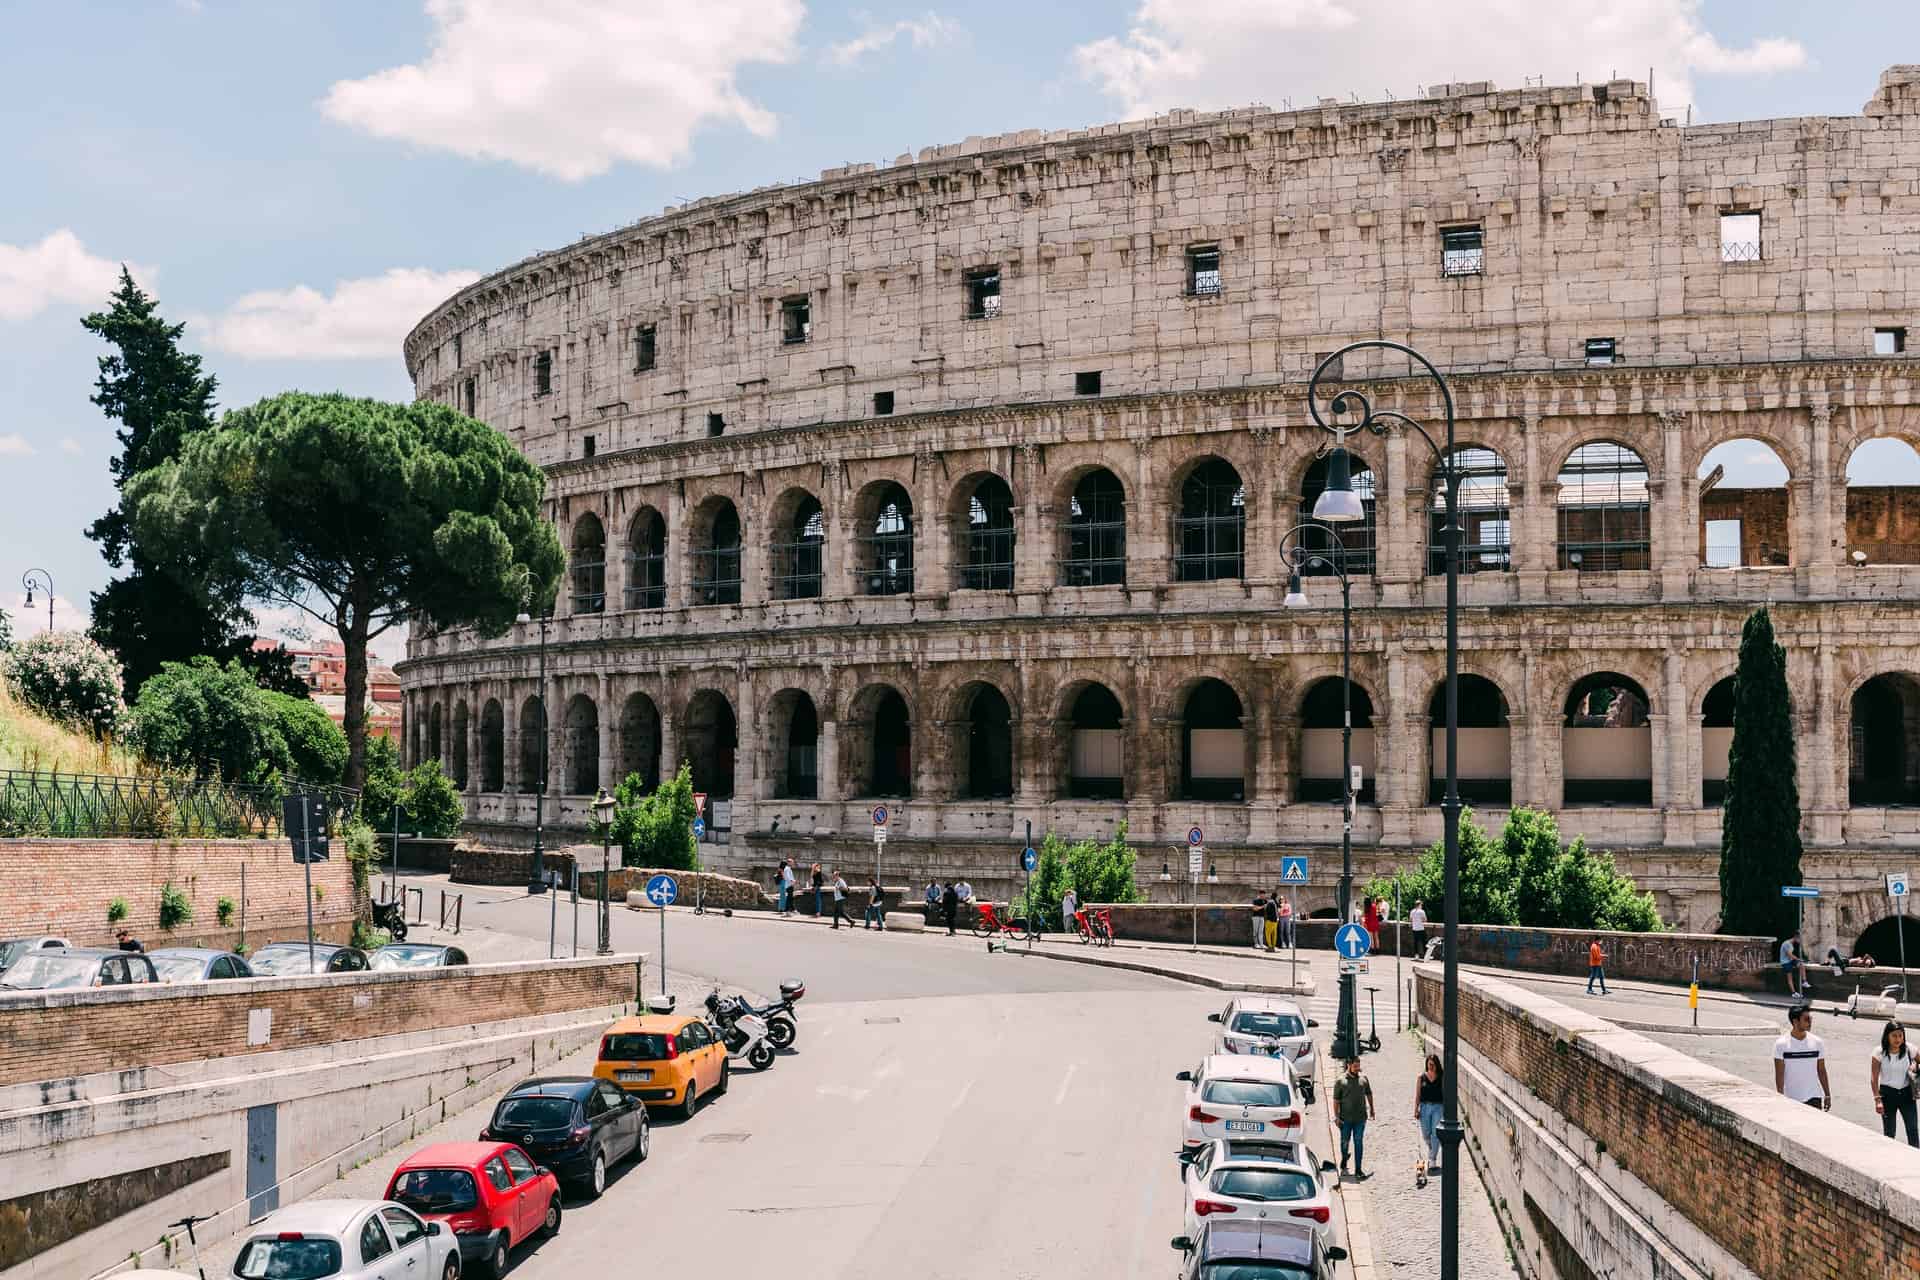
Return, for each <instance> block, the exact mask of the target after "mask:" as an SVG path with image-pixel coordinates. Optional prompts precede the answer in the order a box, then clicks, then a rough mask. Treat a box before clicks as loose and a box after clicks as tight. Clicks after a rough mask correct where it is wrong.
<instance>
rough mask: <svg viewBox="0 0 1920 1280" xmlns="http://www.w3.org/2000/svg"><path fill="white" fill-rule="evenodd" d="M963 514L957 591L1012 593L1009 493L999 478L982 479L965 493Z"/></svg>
mask: <svg viewBox="0 0 1920 1280" xmlns="http://www.w3.org/2000/svg"><path fill="white" fill-rule="evenodd" d="M964 511H965V519H966V525H965V530H966V531H965V533H964V535H963V537H964V539H965V542H964V545H963V546H962V548H961V556H960V588H961V590H963V591H1011V590H1013V551H1014V530H1013V490H1011V489H1009V488H1008V487H1007V482H1006V481H1005V480H1002V479H1001V478H1000V477H999V476H991V475H990V476H983V477H981V479H980V480H979V482H978V483H976V484H975V485H974V486H973V488H972V490H971V491H970V492H969V493H968V494H967V501H966V506H965V508H964Z"/></svg>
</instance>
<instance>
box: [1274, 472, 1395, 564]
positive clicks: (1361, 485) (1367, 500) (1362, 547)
mask: <svg viewBox="0 0 1920 1280" xmlns="http://www.w3.org/2000/svg"><path fill="white" fill-rule="evenodd" d="M1347 452H1348V455H1349V458H1350V461H1349V463H1348V466H1349V468H1350V471H1351V476H1350V480H1351V483H1352V486H1353V491H1354V493H1355V494H1357V495H1359V498H1360V506H1361V508H1362V509H1363V510H1364V511H1365V512H1366V515H1365V517H1364V518H1363V519H1360V520H1355V521H1350V522H1347V523H1344V524H1331V525H1330V524H1328V523H1327V522H1326V521H1323V520H1316V519H1314V516H1313V506H1314V503H1315V502H1317V501H1318V500H1319V498H1320V495H1321V494H1322V493H1324V492H1325V491H1326V488H1327V484H1328V481H1329V479H1330V471H1331V468H1332V466H1333V453H1332V451H1331V450H1329V451H1328V452H1327V453H1325V454H1322V455H1321V456H1319V457H1317V458H1315V459H1314V460H1313V461H1312V462H1310V463H1308V464H1307V468H1306V470H1305V471H1303V472H1302V473H1301V475H1300V487H1299V489H1298V490H1297V491H1296V492H1298V494H1299V503H1298V505H1297V506H1296V507H1295V509H1294V512H1293V521H1292V522H1293V523H1294V524H1297V525H1299V526H1301V529H1300V533H1299V536H1298V544H1299V545H1300V546H1301V547H1303V548H1304V549H1306V550H1307V551H1309V552H1315V553H1318V554H1320V555H1324V556H1327V557H1329V558H1337V557H1336V554H1335V551H1336V549H1335V547H1334V543H1333V539H1332V537H1329V536H1328V533H1327V531H1328V530H1332V531H1333V537H1337V538H1339V540H1340V546H1339V548H1338V550H1339V552H1341V553H1343V554H1344V555H1345V557H1346V559H1345V563H1346V568H1347V573H1348V574H1349V575H1353V576H1360V575H1366V574H1371V573H1372V572H1373V571H1374V550H1375V547H1376V545H1377V524H1378V521H1379V518H1380V493H1379V490H1378V480H1379V475H1378V473H1376V472H1375V471H1374V469H1373V468H1372V466H1370V465H1369V464H1368V462H1367V460H1366V459H1365V458H1364V457H1363V456H1362V455H1361V454H1359V453H1357V452H1355V451H1354V450H1352V449H1348V451H1347ZM1332 572H1333V570H1331V569H1329V568H1328V567H1327V566H1326V565H1324V564H1320V563H1318V562H1309V563H1307V564H1304V565H1302V566H1301V567H1300V570H1299V573H1300V575H1301V576H1302V577H1307V578H1312V577H1321V576H1325V575H1328V574H1331V573H1332Z"/></svg>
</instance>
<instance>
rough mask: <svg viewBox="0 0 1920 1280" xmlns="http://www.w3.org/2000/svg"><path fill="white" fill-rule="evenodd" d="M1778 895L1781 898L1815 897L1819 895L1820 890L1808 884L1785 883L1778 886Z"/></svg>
mask: <svg viewBox="0 0 1920 1280" xmlns="http://www.w3.org/2000/svg"><path fill="white" fill-rule="evenodd" d="M1780 896H1781V897H1783V898H1817V897H1819V896H1820V890H1818V889H1816V888H1815V887H1814V886H1812V885H1810V884H1786V885H1781V886H1780Z"/></svg>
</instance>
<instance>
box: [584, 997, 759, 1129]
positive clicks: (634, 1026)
mask: <svg viewBox="0 0 1920 1280" xmlns="http://www.w3.org/2000/svg"><path fill="white" fill-rule="evenodd" d="M593 1074H594V1075H596V1076H598V1077H599V1078H600V1079H602V1080H607V1081H611V1082H612V1083H614V1084H616V1085H618V1086H620V1088H622V1089H624V1090H626V1091H627V1092H628V1093H630V1094H632V1095H633V1096H634V1097H636V1098H638V1099H640V1100H641V1101H642V1102H645V1103H647V1104H649V1105H654V1106H663V1107H667V1106H677V1107H679V1109H680V1114H681V1115H682V1116H685V1117H686V1118H688V1119H692V1118H693V1113H694V1112H695V1111H696V1110H698V1109H699V1107H700V1099H701V1098H702V1097H703V1096H708V1095H713V1096H718V1095H719V1094H722V1093H725V1092H726V1091H727V1047H726V1046H725V1045H724V1044H722V1043H720V1041H719V1040H718V1039H716V1038H715V1037H714V1034H713V1030H712V1028H710V1027H708V1026H707V1024H706V1023H705V1022H703V1021H701V1020H700V1019H699V1018H687V1017H682V1016H681V1015H679V1014H675V1013H647V1014H641V1015H639V1016H637V1017H631V1018H622V1019H620V1021H618V1022H616V1023H614V1024H613V1025H612V1026H610V1027H608V1028H607V1030H606V1033H605V1034H604V1035H602V1036H601V1037H600V1060H599V1061H598V1062H596V1063H594V1064H593Z"/></svg>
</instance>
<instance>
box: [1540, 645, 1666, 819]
mask: <svg viewBox="0 0 1920 1280" xmlns="http://www.w3.org/2000/svg"><path fill="white" fill-rule="evenodd" d="M1649 705H1650V704H1649V703H1648V702H1647V691H1646V690H1645V689H1642V688H1641V687H1640V686H1639V685H1638V684H1636V683H1635V682H1634V681H1632V680H1630V679H1628V678H1627V677H1626V676H1623V675H1621V674H1620V673H1619V672H1617V671H1596V672H1594V673H1593V674H1592V675H1589V676H1582V677H1581V678H1580V680H1579V682H1578V683H1577V684H1575V685H1574V686H1573V690H1572V692H1570V693H1568V694H1567V705H1566V720H1565V721H1564V727H1562V729H1561V730H1560V767H1561V784H1560V800H1561V803H1562V804H1568V805H1649V804H1652V803H1653V726H1652V724H1651V723H1650V722H1649V721H1648V719H1647V708H1648V706H1649Z"/></svg>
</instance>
